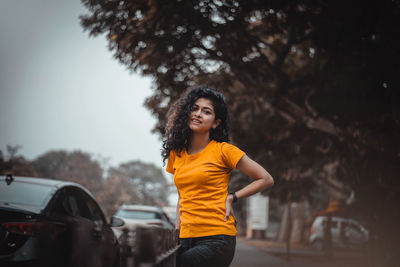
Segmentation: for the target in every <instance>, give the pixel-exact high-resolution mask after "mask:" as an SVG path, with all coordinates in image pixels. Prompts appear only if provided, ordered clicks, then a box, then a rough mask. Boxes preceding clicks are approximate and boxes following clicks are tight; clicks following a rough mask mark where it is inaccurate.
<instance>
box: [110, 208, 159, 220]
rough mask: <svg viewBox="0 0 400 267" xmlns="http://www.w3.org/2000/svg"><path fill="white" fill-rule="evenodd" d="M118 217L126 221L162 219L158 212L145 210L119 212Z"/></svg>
mask: <svg viewBox="0 0 400 267" xmlns="http://www.w3.org/2000/svg"><path fill="white" fill-rule="evenodd" d="M116 216H117V217H120V218H124V219H136V220H152V219H161V216H160V214H158V213H157V212H153V211H145V210H119V211H118V212H117V214H116Z"/></svg>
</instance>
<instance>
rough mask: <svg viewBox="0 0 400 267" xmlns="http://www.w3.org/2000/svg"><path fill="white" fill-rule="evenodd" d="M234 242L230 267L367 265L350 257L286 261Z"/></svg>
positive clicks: (347, 266)
mask: <svg viewBox="0 0 400 267" xmlns="http://www.w3.org/2000/svg"><path fill="white" fill-rule="evenodd" d="M236 240H237V243H236V252H235V257H234V258H233V261H232V264H231V265H230V267H359V266H366V265H367V264H366V262H365V261H360V259H359V258H354V257H350V256H347V257H341V259H337V258H333V259H324V258H321V257H318V256H317V257H310V256H309V255H307V254H304V255H303V256H301V257H299V256H297V257H292V260H291V261H287V260H285V259H284V258H283V257H276V256H272V254H271V253H268V252H266V251H265V249H262V248H257V247H255V246H250V245H247V244H246V242H245V241H243V240H241V238H237V239H236Z"/></svg>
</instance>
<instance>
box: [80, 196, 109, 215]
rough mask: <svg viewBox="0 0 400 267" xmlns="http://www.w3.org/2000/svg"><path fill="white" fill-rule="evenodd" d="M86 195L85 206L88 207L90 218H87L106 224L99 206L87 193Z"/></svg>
mask: <svg viewBox="0 0 400 267" xmlns="http://www.w3.org/2000/svg"><path fill="white" fill-rule="evenodd" d="M83 194H84V198H85V202H84V204H85V205H86V206H87V210H88V214H87V215H88V216H87V217H86V218H87V219H89V220H92V221H102V222H104V216H103V213H102V211H101V210H100V208H99V206H98V205H97V204H96V203H95V201H94V200H93V199H92V198H91V197H89V196H88V195H87V194H86V193H83Z"/></svg>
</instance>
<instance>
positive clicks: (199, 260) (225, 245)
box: [177, 235, 236, 267]
mask: <svg viewBox="0 0 400 267" xmlns="http://www.w3.org/2000/svg"><path fill="white" fill-rule="evenodd" d="M180 243H181V247H180V249H179V251H178V255H177V267H196V266H199V267H204V266H206V267H227V266H229V264H230V263H231V262H232V259H233V256H234V254H235V247H236V237H235V236H228V235H212V236H205V237H195V238H180Z"/></svg>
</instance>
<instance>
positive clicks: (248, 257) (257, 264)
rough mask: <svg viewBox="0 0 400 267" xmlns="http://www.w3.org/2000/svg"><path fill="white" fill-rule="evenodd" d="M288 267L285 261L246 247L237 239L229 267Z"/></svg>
mask: <svg viewBox="0 0 400 267" xmlns="http://www.w3.org/2000/svg"><path fill="white" fill-rule="evenodd" d="M265 266H268V267H289V266H292V265H289V264H288V263H287V262H286V261H285V260H282V259H280V258H277V257H274V256H271V255H269V254H267V253H266V252H264V251H261V250H259V249H257V248H254V247H251V246H249V245H246V244H245V243H243V241H241V240H240V239H237V243H236V252H235V257H234V258H233V261H232V264H231V267H265Z"/></svg>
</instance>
